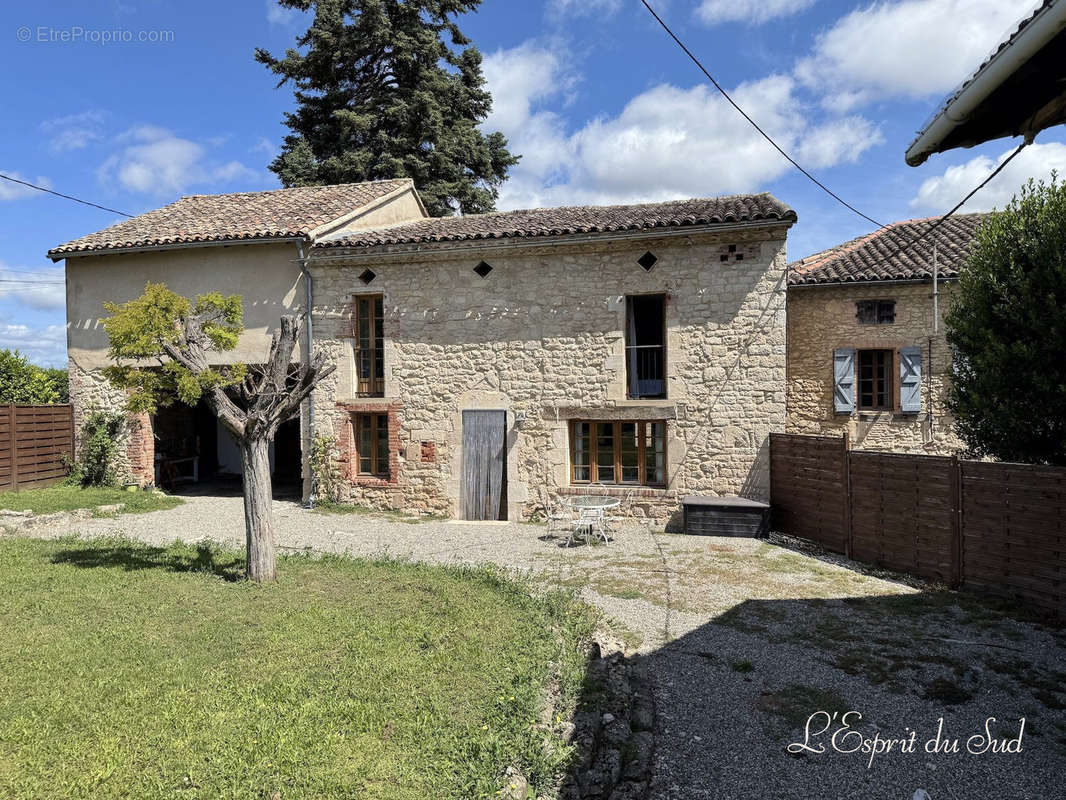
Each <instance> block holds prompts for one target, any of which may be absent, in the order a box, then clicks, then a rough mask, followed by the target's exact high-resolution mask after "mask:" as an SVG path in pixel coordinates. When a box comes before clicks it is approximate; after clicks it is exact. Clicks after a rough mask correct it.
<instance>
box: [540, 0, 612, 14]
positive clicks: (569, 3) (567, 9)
mask: <svg viewBox="0 0 1066 800" xmlns="http://www.w3.org/2000/svg"><path fill="white" fill-rule="evenodd" d="M621 5H622V0H548V10H549V11H550V12H551V13H552V14H555V15H556V16H561V15H563V14H570V15H581V14H613V13H614V12H615V11H617V10H618V9H619V8H620V7H621Z"/></svg>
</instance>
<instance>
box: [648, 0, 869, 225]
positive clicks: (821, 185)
mask: <svg viewBox="0 0 1066 800" xmlns="http://www.w3.org/2000/svg"><path fill="white" fill-rule="evenodd" d="M640 2H642V3H643V4H644V7H645V8H646V9H648V11H649V13H651V15H652V16H653V17H655V21H656V22H658V23H659V24H660V25H661V26H662V28H663V30H664V31H666V32H667V33H668V34H669V35H670V38H671V39H673V40H674V41H675V42H677V46H678V47H680V48H681V49H682V50H683V51H684V53H685V55H687V56H688V57H689V58H690V59H692V62H693V63H694V64H695V65H696V66H697V67H699V69H700V72H702V73H703V74H704V75H706V76H707V80H709V81H710V82H711V84H712V85H713V86H714V88H715V89H717V90H718V91H719V93H720V94H721V95H722V97H724V98H725V99H726V100H727V101H729V104H730V105H731V106H733V108H735V109H736V110H737V111H738V112H739V113H740V115H741V116H742V117H744V119H746V120H747V121H748V122H750V123H751V126H752V127H753V128H755V130H757V131H758V132H759V133H760V134H761V135H762V137H763V138H764V139H765V140H766V141H768V142H769V143H770V144H771V145H772V146H773V148H774V149H775V150H776V151H777V152H779V153H780V154H781V155H783V156H784V157H785V158H786V159H787V160H788V162H789V163H790V164H792V166H794V167H795V168H796V169H798V170H799V171H800V172H802V173H803V174H804V175H806V176H807V178H808V179H809V180H810V181H811V182H813V183H814V184H815V185H816V186H817V187H818V188H820V189H821V190H822V191H823V192H825V193H826V194H828V195H829V196H830V197H832V198H833V199H834V200H836V201H837V202H838V203H840V204H841V205H842V206H844V207H845V208H847V209H849V210H851V211H853V212H855V213H856V214H858V215H859V216H860V217H862V218H863V219H864V220H866V221H867V222H872V223H873V224H874V225H876V226H877V227H878V228H884V227H885V226H884V225H883V224H882V223H880V222H878V221H877V220H876V219H874V218H873V217H871V216H868V215H867V214H864V213H863V212H861V211H859V209H857V208H856V207H855V206H853V205H852V204H851V203H849V202H848V201H846V200H845V199H844V198H842V197H841V196H840V195H838V194H837V193H836V192H834V191H833V190H832V189H830V188H829V187H828V186H826V185H825V184H824V183H822V182H821V181H820V180H818V179H817V178H816V177H814V176H813V175H812V174H811V173H809V172H808V171H807V170H805V169H804V168H803V167H801V166H800V165H799V162H797V161H796V159H794V158H793V157H792V156H790V155H789V154H788V153H786V152H785V151H784V150H783V149H782V148H781V146H780V145H779V144H778V143H777V142H775V141H774V140H773V139H772V138H771V137H770V134H768V133H767V132H766V131H764V130H763V129H762V128H760V127H759V123H757V122H756V121H755V120H753V119H752V118H751V117H750V116H748V113H747V112H746V111H745V110H744V109H743V108H741V107H740V106H739V105H737V103H736V101H735V100H733V98H732V97H730V96H729V92H727V91H726V90H725V89H723V88H722V85H721V84H720V83H718V81H716V80H715V79H714V76H713V75H711V73H710V72H708V71H707V68H706V67H704V66H703V64H702V63H701V62H700V60H699V59H698V58H696V56H695V55H693V53H692V51H691V50H689V49H688V47H686V46H685V43H684V42H682V41H681V40H680V39H679V38H678V37H677V34H675V33H674V32H673V31H672V30H670V26H669V25H667V24H666V23H665V22H664V21H663V18H662V17H660V16H659V15H658V14H657V13H655V9H654V8H652V7H651V5H650V4H649V3H648V0H640Z"/></svg>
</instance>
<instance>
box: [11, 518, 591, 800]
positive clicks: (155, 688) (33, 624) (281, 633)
mask: <svg viewBox="0 0 1066 800" xmlns="http://www.w3.org/2000/svg"><path fill="white" fill-rule="evenodd" d="M241 566H242V564H241V559H240V558H239V557H238V556H237V555H235V554H233V553H224V552H223V553H220V552H218V551H214V550H211V549H208V548H205V547H201V548H199V549H193V548H189V547H183V546H175V547H172V548H168V549H161V548H151V547H146V546H142V545H137V544H131V543H129V542H124V541H105V542H99V541H97V542H84V541H77V540H63V541H58V542H56V541H53V542H43V541H37V540H31V539H21V538H11V539H0V619H2V620H3V623H2V624H0V797H18V798H72V797H76V798H118V797H123V798H163V797H166V798H178V797H180V798H190V799H192V798H205V799H206V798H256V799H257V800H277V799H278V798H281V800H287V799H288V798H341V797H346V798H347V797H360V798H477V797H491V796H493V795H494V794H495V793H496V792H497V791H498V790H499V788H500V785H501V784H500V776H501V775H502V773H503V771H504V769H505V768H506V767H507V766H508V765H512V764H513V765H519V766H520V767H521V768H522V769H523V771H524V773H525V774H526V775H527V776H529V777H530V779H531V783H532V784H533V787H534V788H535V789H536V790H537V791H538V792H539V791H542V790H546V789H549V788H550V786H551V781H552V776H553V774H554V773H556V772H557V771H559V770H560V769H562V768H564V767H565V762H566V761H567V759H568V758H569V750H568V749H567V748H566V747H565V746H563V745H562V744H561V742H560V741H559V740H558V738H557V737H556V736H555V735H554V734H552V733H549V732H546V731H545V730H544V728H543V725H538V723H541V722H542V721H543V720H542V714H543V712H544V708H545V706H544V697H545V687H546V686H548V685H551V686H552V687H553V692H554V691H558V692H559V693H560V695H561V698H562V699H561V701H560V702H559V704H558V705H557V709H558V713H559V715H561V716H562V718H563V719H566V718H567V714H568V713H569V710H570V708H571V706H572V704H573V703H574V702H575V697H576V695H577V693H578V691H579V686H580V683H581V680H582V678H583V675H584V667H585V655H584V648H583V643H584V642H585V640H586V639H587V637H588V635H589V633H590V630H591V626H592V624H593V619H592V617H591V614H590V612H589V611H588V610H587V609H586V608H585V607H583V606H579V605H577V604H576V603H575V602H574V601H573V600H571V599H569V598H566V597H564V596H562V595H558V594H554V595H548V596H540V597H533V596H531V595H530V593H529V591H528V588H527V587H526V586H524V585H522V584H519V583H514V582H512V581H510V580H508V579H505V578H503V577H501V576H499V575H498V574H496V573H494V572H490V571H488V570H482V569H462V568H440V567H429V566H423V565H417V564H408V563H402V562H367V561H355V560H346V559H336V558H324V559H321V560H316V559H313V558H311V557H306V556H304V557H300V556H293V557H286V558H282V559H281V560H280V562H279V581H278V583H277V584H273V585H267V586H254V585H250V584H247V583H244V582H242V581H240V580H236V578H237V576H238V574H239V572H240V569H241Z"/></svg>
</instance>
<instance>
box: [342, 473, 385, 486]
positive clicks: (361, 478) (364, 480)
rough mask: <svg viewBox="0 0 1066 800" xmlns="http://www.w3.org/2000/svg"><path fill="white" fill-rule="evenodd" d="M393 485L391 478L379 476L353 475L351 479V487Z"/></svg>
mask: <svg viewBox="0 0 1066 800" xmlns="http://www.w3.org/2000/svg"><path fill="white" fill-rule="evenodd" d="M395 483H396V482H395V481H394V480H392V478H383V477H381V476H380V475H354V476H352V478H351V484H352V485H353V486H369V487H374V486H393V485H395Z"/></svg>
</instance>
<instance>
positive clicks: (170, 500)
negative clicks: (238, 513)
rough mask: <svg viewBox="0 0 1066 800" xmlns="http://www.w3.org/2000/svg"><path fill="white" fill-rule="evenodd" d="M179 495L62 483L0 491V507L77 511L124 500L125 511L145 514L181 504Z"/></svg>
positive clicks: (47, 512)
mask: <svg viewBox="0 0 1066 800" xmlns="http://www.w3.org/2000/svg"><path fill="white" fill-rule="evenodd" d="M183 502H185V501H184V500H182V499H181V498H180V497H171V496H170V495H164V494H159V493H157V492H149V491H144V490H141V489H134V490H132V491H127V490H125V489H118V488H104V487H91V488H83V487H81V486H75V485H73V484H68V483H60V484H58V485H56V486H49V487H47V488H45V489H27V490H26V491H24V492H4V493H3V494H0V508H5V509H10V510H11V511H26V510H29V511H32V512H33V513H34V514H54V513H55V512H57V511H76V510H77V509H79V508H95V507H96V506H110V505H114V504H116V503H124V504H125V506H126V507H125V508H123V509H122V511H121V512H120V513H123V514H143V513H146V512H148V511H162V510H165V509H168V508H174V507H175V506H180V505H181V504H182V503H183Z"/></svg>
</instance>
